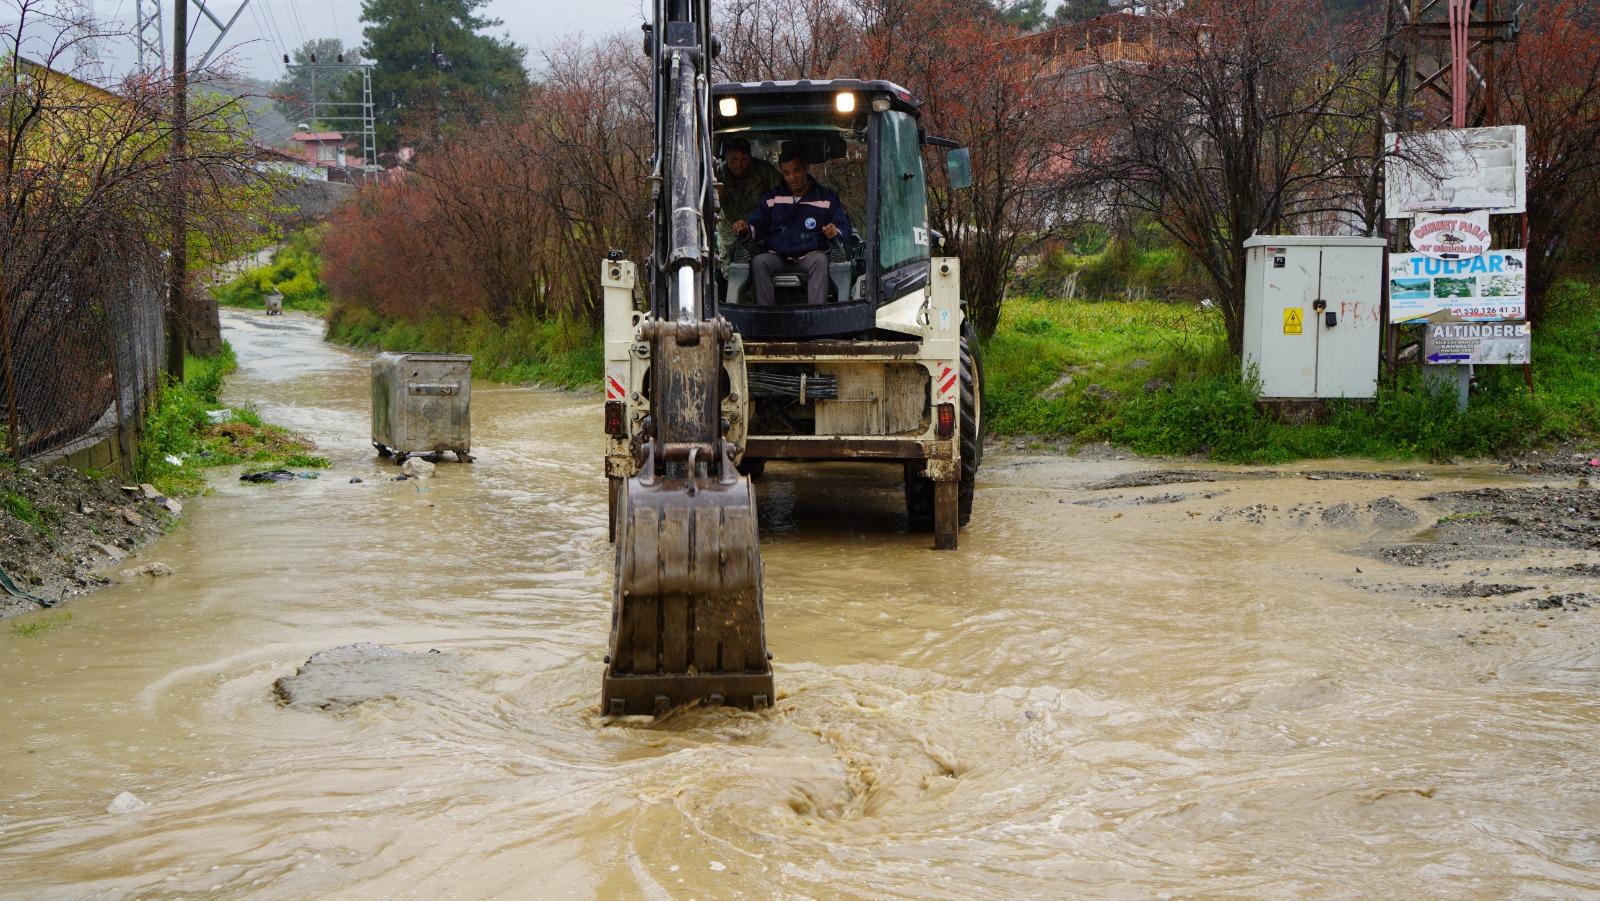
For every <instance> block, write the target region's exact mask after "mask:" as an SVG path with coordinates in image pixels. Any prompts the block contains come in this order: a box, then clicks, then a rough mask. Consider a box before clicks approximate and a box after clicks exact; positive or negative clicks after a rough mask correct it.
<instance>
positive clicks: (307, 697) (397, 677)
mask: <svg viewBox="0 0 1600 901" xmlns="http://www.w3.org/2000/svg"><path fill="white" fill-rule="evenodd" d="M454 665H455V664H454V660H453V659H452V658H451V657H449V656H448V655H445V654H440V653H439V652H438V651H436V650H430V651H429V652H428V653H423V654H418V653H412V652H409V651H397V650H395V649H394V648H390V647H385V646H383V645H380V644H374V643H372V642H370V641H362V642H357V643H355V644H347V645H340V646H339V647H336V648H331V649H329V650H326V651H318V652H317V653H315V654H312V655H311V657H310V658H308V659H307V660H306V662H305V663H303V664H301V665H300V668H299V669H298V670H296V671H295V674H294V675H292V676H284V677H283V678H281V679H279V680H278V681H276V682H274V683H272V693H273V695H274V696H275V697H276V698H277V699H278V702H279V703H280V704H283V705H285V706H287V707H291V708H293V709H295V710H326V711H328V712H330V713H339V712H342V711H345V710H349V709H351V708H353V707H356V706H358V705H360V704H364V703H366V702H368V701H374V700H378V699H381V698H395V697H401V696H418V695H421V696H435V697H439V698H441V699H442V698H444V697H446V696H448V695H449V693H450V692H451V691H453V690H454V688H455V687H456V682H457V681H458V677H453V676H451V675H450V674H449V672H448V670H449V669H450V668H452V667H453V666H454Z"/></svg>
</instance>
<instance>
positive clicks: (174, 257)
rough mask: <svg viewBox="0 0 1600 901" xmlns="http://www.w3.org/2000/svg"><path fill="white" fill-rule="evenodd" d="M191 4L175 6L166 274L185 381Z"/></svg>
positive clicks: (175, 361) (170, 340)
mask: <svg viewBox="0 0 1600 901" xmlns="http://www.w3.org/2000/svg"><path fill="white" fill-rule="evenodd" d="M188 118H189V4H188V2H187V0H179V2H177V3H174V4H173V5H172V147H171V151H170V152H171V158H170V168H171V170H172V171H171V177H172V250H171V254H170V256H169V258H168V263H169V264H170V265H169V268H168V273H167V292H168V293H167V375H169V376H171V377H172V379H173V380H174V381H176V382H182V381H183V357H184V352H185V351H186V350H187V347H186V346H185V345H186V343H187V341H186V340H185V339H186V335H187V332H188V330H189V329H188V326H189V297H188V291H187V290H186V288H187V286H188V280H189V279H188V276H189V244H188V241H189V229H188V219H189V215H188V204H187V202H186V201H187V198H186V197H185V196H184V192H185V191H186V190H187V189H188V185H187V184H186V175H187V173H186V172H185V171H184V169H185V168H186V167H185V165H184V159H185V157H186V156H187V154H188V143H189V141H188V133H187V131H188V127H187V125H188Z"/></svg>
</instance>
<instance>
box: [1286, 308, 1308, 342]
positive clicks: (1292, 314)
mask: <svg viewBox="0 0 1600 901" xmlns="http://www.w3.org/2000/svg"><path fill="white" fill-rule="evenodd" d="M1303 322H1305V308H1304V307H1284V308H1283V333H1284V334H1285V335H1298V334H1300V327H1301V324H1302V323H1303Z"/></svg>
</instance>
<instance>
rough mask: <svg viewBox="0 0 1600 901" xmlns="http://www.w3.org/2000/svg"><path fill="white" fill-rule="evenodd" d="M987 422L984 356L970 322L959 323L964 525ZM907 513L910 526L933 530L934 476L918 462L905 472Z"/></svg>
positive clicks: (962, 509) (981, 455) (961, 495)
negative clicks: (985, 415) (984, 390)
mask: <svg viewBox="0 0 1600 901" xmlns="http://www.w3.org/2000/svg"><path fill="white" fill-rule="evenodd" d="M986 425H987V423H986V422H985V421H984V415H983V358H982V357H981V356H980V355H979V352H978V336H977V334H976V333H974V332H973V330H972V325H971V324H970V323H966V322H963V323H962V324H961V488H960V498H961V515H960V518H959V522H960V523H961V525H963V526H965V525H966V524H967V522H968V521H969V520H971V519H972V493H973V487H974V486H975V485H976V484H977V481H978V464H980V463H982V462H983V436H984V428H985V426H986ZM905 485H906V516H907V519H908V520H909V522H910V525H911V529H912V530H913V531H918V532H928V531H932V530H933V480H932V479H929V478H928V477H927V476H925V475H923V474H922V471H921V465H920V464H917V463H907V464H906V473H905Z"/></svg>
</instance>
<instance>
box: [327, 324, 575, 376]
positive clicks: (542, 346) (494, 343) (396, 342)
mask: <svg viewBox="0 0 1600 901" xmlns="http://www.w3.org/2000/svg"><path fill="white" fill-rule="evenodd" d="M328 340H330V341H336V342H338V343H341V344H349V345H353V346H355V347H364V348H372V349H377V350H408V351H433V352H440V353H465V354H472V372H473V375H475V376H477V377H478V378H483V379H489V380H491V381H496V382H509V383H513V384H527V383H537V384H541V385H550V386H553V387H558V388H574V387H578V386H580V385H592V384H595V383H596V382H598V381H599V379H600V372H601V367H602V362H603V360H604V353H603V348H602V345H601V337H600V333H599V332H598V331H597V330H595V329H594V328H592V327H590V326H588V325H584V324H582V323H577V322H572V321H569V320H560V319H536V318H533V317H524V318H519V319H515V320H513V321H511V322H509V323H506V324H504V325H501V324H497V323H495V322H493V321H491V320H489V319H486V318H478V319H471V320H461V319H447V318H444V317H438V318H435V319H430V320H428V321H426V322H423V323H420V324H416V323H410V322H404V321H400V320H396V319H388V318H385V317H382V316H379V315H378V314H376V313H373V312H370V311H366V310H355V309H350V308H335V309H334V310H333V312H332V313H330V314H329V316H328Z"/></svg>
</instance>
